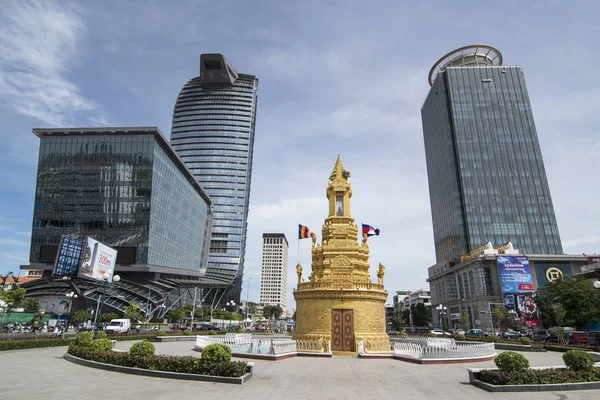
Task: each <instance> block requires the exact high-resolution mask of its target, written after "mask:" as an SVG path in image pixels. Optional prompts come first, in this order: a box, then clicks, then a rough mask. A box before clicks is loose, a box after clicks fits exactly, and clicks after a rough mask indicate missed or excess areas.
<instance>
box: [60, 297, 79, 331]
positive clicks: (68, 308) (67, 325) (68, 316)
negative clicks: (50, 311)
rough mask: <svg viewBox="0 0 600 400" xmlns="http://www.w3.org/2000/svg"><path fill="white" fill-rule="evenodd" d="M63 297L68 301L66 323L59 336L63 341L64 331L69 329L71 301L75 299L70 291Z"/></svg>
mask: <svg viewBox="0 0 600 400" xmlns="http://www.w3.org/2000/svg"><path fill="white" fill-rule="evenodd" d="M65 297H66V298H67V299H69V300H68V302H69V305H68V307H67V321H66V323H65V327H64V328H63V330H62V334H61V336H62V337H63V339H64V337H65V332H66V330H67V329H69V318H70V315H71V305H72V304H73V299H76V298H77V295H76V294H75V292H72V291H71V292H69V293H67V294H65Z"/></svg>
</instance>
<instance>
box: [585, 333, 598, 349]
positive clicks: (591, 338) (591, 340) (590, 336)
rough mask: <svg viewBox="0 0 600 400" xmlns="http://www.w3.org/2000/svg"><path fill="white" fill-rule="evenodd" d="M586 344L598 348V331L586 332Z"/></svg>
mask: <svg viewBox="0 0 600 400" xmlns="http://www.w3.org/2000/svg"><path fill="white" fill-rule="evenodd" d="M587 342H588V344H589V345H592V346H600V331H588V333H587Z"/></svg>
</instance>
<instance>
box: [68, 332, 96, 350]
mask: <svg viewBox="0 0 600 400" xmlns="http://www.w3.org/2000/svg"><path fill="white" fill-rule="evenodd" d="M93 340H94V332H79V333H78V334H77V336H75V340H73V343H72V345H73V346H84V347H88V346H89V345H90V344H92V341H93Z"/></svg>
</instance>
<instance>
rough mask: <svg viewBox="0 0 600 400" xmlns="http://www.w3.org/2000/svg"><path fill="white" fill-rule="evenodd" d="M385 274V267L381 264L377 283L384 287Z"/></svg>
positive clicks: (378, 269)
mask: <svg viewBox="0 0 600 400" xmlns="http://www.w3.org/2000/svg"><path fill="white" fill-rule="evenodd" d="M384 274H385V266H384V265H383V264H382V263H379V268H377V283H379V284H380V285H383V275H384Z"/></svg>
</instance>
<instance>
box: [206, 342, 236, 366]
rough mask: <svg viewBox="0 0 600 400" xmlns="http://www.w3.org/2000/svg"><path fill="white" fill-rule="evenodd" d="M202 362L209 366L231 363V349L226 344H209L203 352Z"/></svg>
mask: <svg viewBox="0 0 600 400" xmlns="http://www.w3.org/2000/svg"><path fill="white" fill-rule="evenodd" d="M202 361H203V362H205V363H207V364H217V363H220V362H224V361H231V349H230V348H229V347H228V346H225V345H224V344H219V343H214V344H209V345H208V346H206V347H205V348H204V349H203V350H202Z"/></svg>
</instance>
